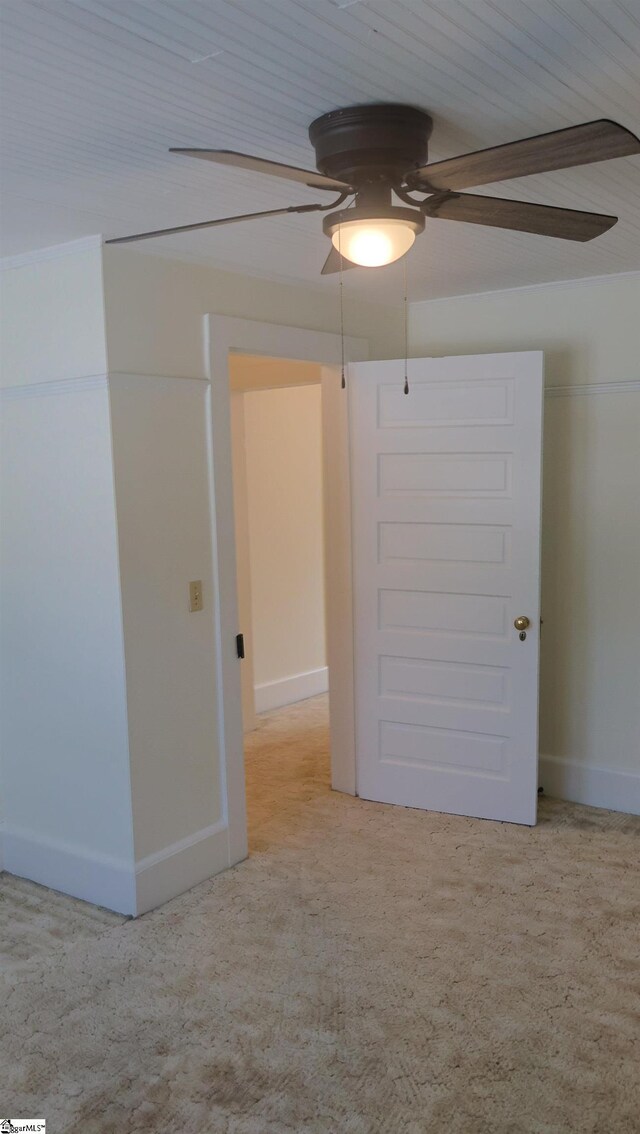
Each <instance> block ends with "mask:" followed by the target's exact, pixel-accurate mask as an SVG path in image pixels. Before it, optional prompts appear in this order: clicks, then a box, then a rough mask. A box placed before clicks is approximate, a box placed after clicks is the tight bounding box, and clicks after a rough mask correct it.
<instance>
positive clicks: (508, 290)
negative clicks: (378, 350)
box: [410, 270, 640, 308]
mask: <svg viewBox="0 0 640 1134" xmlns="http://www.w3.org/2000/svg"><path fill="white" fill-rule="evenodd" d="M639 278H640V271H637V270H635V271H632V272H612V273H611V274H609V275H606V276H581V277H578V278H577V279H575V280H547V282H546V283H536V284H522V285H520V286H519V287H499V288H494V289H493V291H465V292H462V294H461V295H438V296H435V297H434V298H433V299H416V300H414V302H413V303H411V304H410V307H412V308H413V307H420V306H422V304H423V303H451V302H452V300H455V299H485V298H486V297H487V296H492V295H511V294H512V293H513V292H530V291H551V290H553V291H555V290H557V289H558V288H567V287H572V288H573V287H597V286H598V285H599V284H604V283H615V281H616V280H628V279H639Z"/></svg>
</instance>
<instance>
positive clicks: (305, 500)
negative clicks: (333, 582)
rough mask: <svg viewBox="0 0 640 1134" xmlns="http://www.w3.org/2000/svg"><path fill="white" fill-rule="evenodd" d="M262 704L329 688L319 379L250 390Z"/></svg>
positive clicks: (248, 441)
mask: <svg viewBox="0 0 640 1134" xmlns="http://www.w3.org/2000/svg"><path fill="white" fill-rule="evenodd" d="M244 403H245V404H244V424H245V460H246V473H247V478H246V480H247V504H248V527H249V558H250V574H251V602H252V612H253V659H254V682H255V697H256V710H257V711H258V712H261V711H264V710H265V709H268V708H275V707H276V706H278V705H284V704H289V703H290V702H292V701H296V700H300V699H301V698H303V697H306V696H311V695H312V694H314V693H320V692H323V691H324V690H325V689H326V687H327V673H326V648H325V613H324V559H323V556H324V549H323V532H322V527H323V518H322V455H321V445H322V429H321V394H320V386H319V385H311V386H297V387H289V388H285V389H271V390H257V391H252V392H250V393H246V394H245V395H244Z"/></svg>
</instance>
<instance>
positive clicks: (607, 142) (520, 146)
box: [406, 118, 640, 190]
mask: <svg viewBox="0 0 640 1134" xmlns="http://www.w3.org/2000/svg"><path fill="white" fill-rule="evenodd" d="M638 153H640V139H638V138H636V136H635V134H632V133H631V131H630V130H626V129H625V128H624V126H619V125H618V123H617V122H611V121H610V120H609V119H608V118H601V119H600V120H599V121H597V122H585V123H583V125H582V126H570V127H569V128H568V129H567V130H553V131H552V132H551V133H550V134H538V135H537V136H536V137H535V138H523V139H522V140H521V141H519V142H507V143H506V145H504V146H494V147H492V148H491V149H488V150H477V151H476V152H475V153H472V154H462V155H461V156H460V157H455V158H449V160H448V161H438V162H434V164H433V165H424V166H423V167H422V169H417V170H415V172H412V173H408V174H407V176H406V180H407V183H408V184H409V185H412V186H414V187H418V186H420V185H421V186H423V187H424V188H425V189H432V190H435V189H466V188H468V187H469V186H473V185H486V184H487V182H490V181H507V180H509V178H511V177H526V176H528V174H530V173H548V172H550V171H551V170H553V169H567V168H569V167H570V166H574V165H588V164H589V162H593V161H607V160H608V159H609V158H616V157H627V156H628V155H629V154H638Z"/></svg>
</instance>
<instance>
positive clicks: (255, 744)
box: [0, 698, 640, 1134]
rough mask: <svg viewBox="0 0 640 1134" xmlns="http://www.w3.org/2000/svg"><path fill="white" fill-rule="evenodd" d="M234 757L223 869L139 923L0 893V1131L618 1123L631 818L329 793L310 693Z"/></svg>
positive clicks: (28, 889)
mask: <svg viewBox="0 0 640 1134" xmlns="http://www.w3.org/2000/svg"><path fill="white" fill-rule="evenodd" d="M248 748H249V751H248V759H247V764H248V788H249V810H250V817H251V828H252V854H251V857H250V858H249V859H248V860H247V861H246V862H245V863H243V864H241V865H240V866H239V867H236V868H235V869H234V870H231V871H228V872H227V873H225V874H223V875H220V876H219V877H218V878H216V879H213V880H212V881H210V882H206V883H203V884H202V885H200V886H198V887H196V888H195V889H194V890H192V891H191V892H190V893H188V894H185V895H183V896H182V897H180V898H177V899H175V900H174V901H173V902H171V903H169V904H168V905H167V906H165V907H164V908H162V909H160V910H157V911H154V912H153V913H151V914H147V915H146V916H145V917H143V918H140V919H138V920H137V921H123V920H122V919H121V918H118V917H115V915H111V914H108V913H105V912H104V911H96V910H95V909H93V908H92V907H90V906H86V905H84V904H83V903H80V902H75V901H73V900H72V899H68V898H65V897H62V896H60V895H56V894H53V893H51V892H50V891H47V890H43V889H42V888H40V887H36V886H33V885H32V884H30V883H25V882H20V881H19V880H15V879H6V880H5V882H4V899H3V901H4V910H3V927H2V932H3V934H4V933H5V930H6V929H7V922H8V923H9V924H8V929H9V931H10V934H11V936H10V937H9V936H7V937H6V938H5V945H4V954H5V972H4V977H3V979H4V982H5V992H4V996H3V1002H2V1003H3V1011H2V1022H3V1028H2V1048H3V1055H2V1064H1V1066H2V1070H1V1073H0V1098H1V1099H2V1101H1V1103H0V1106H1V1107H2V1108H3V1109H4V1111H5V1113H7V1112H8V1113H10V1114H14V1115H29V1116H31V1115H37V1116H41V1117H42V1116H44V1117H45V1118H46V1119H47V1122H48V1126H47V1129H48V1130H49V1131H50V1132H51V1134H62V1132H65V1134H120V1132H121V1131H127V1132H135V1131H145V1132H153V1134H155V1132H158V1134H160V1132H164V1131H169V1130H179V1131H181V1132H186V1134H533V1132H535V1134H569V1132H570V1134H632V1132H633V1134H637V1132H638V1131H640V1117H639V1115H640V1091H639V1077H640V983H639V970H638V962H639V951H640V950H639V921H638V915H639V913H640V884H639V881H638V870H639V855H638V851H639V849H640V839H639V836H640V818H637V817H635V818H634V817H630V816H624V815H616V814H612V813H609V812H603V811H595V810H593V809H589V808H582V807H577V806H573V805H570V804H564V803H559V802H555V801H551V800H547V801H542V804H541V816H540V822H539V824H538V826H537V827H536V828H534V829H532V830H531V829H528V828H523V827H515V826H511V825H508V824H499V823H488V822H482V821H479V820H471V819H462V818H458V817H451V816H444V815H438V814H432V813H425V812H419V811H413V810H408V809H402V808H394V807H385V806H381V805H378V804H372V803H365V802H362V801H358V800H353V799H350V798H348V797H345V796H340V795H337V794H333V793H331V792H330V791H329V788H328V768H327V764H328V761H327V751H326V748H327V731H326V705H325V702H324V699H322V698H318V699H315V700H313V701H309V702H306V703H303V704H301V705H299V706H294V707H293V708H290V709H287V710H281V711H279V712H276V713H272V714H269V715H267V716H266V717H264V718H262V721H261V724H260V727H259V729H258V730H257V732H255V733H253V734H252V736H251V737H250V738H249V744H248ZM7 915H8V916H7ZM29 951H30V952H31V959H29V958H28V954H29Z"/></svg>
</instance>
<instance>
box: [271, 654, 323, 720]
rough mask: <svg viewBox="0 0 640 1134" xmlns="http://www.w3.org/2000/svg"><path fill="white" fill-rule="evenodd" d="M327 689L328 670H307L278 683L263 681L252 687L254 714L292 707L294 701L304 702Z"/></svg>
mask: <svg viewBox="0 0 640 1134" xmlns="http://www.w3.org/2000/svg"><path fill="white" fill-rule="evenodd" d="M328 688H329V669H328V667H327V666H326V665H325V666H322V668H321V669H309V670H307V671H306V672H305V673H294V674H292V675H291V677H281V678H280V679H279V680H278V681H265V682H263V683H262V684H261V685H256V686H254V693H255V699H256V713H267V712H269V710H270V709H279V708H281V707H282V706H283V705H293V704H295V702H296V701H306V699H307V697H317V696H318V694H319V693H326V692H327V690H328Z"/></svg>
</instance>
